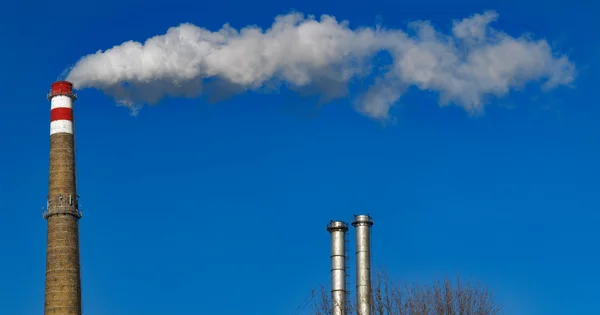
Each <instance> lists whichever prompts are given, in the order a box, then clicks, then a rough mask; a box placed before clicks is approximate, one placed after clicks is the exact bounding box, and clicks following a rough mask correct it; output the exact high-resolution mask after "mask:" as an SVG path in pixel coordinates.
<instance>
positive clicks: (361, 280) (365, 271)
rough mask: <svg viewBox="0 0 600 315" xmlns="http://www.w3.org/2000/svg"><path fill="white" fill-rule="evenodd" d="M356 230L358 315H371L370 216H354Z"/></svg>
mask: <svg viewBox="0 0 600 315" xmlns="http://www.w3.org/2000/svg"><path fill="white" fill-rule="evenodd" d="M352 226H354V227H355V228H356V314H357V315H371V226H373V221H372V220H371V217H370V216H368V215H354V222H352Z"/></svg>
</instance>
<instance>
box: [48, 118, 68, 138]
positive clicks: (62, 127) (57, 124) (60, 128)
mask: <svg viewBox="0 0 600 315" xmlns="http://www.w3.org/2000/svg"><path fill="white" fill-rule="evenodd" d="M61 132H64V133H70V134H73V122H72V121H70V120H55V121H52V122H50V134H51V135H53V134H55V133H61Z"/></svg>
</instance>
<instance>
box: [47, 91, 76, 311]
mask: <svg viewBox="0 0 600 315" xmlns="http://www.w3.org/2000/svg"><path fill="white" fill-rule="evenodd" d="M48 99H49V100H50V106H51V110H50V170H49V181H48V196H47V198H48V207H47V210H46V211H44V213H43V215H44V219H46V220H47V221H48V234H47V247H46V288H45V296H44V314H45V315H80V314H81V279H80V266H79V225H78V224H79V223H78V221H79V219H80V218H81V212H80V211H79V206H78V198H79V196H77V188H76V187H75V186H76V179H75V176H76V170H75V139H74V133H73V129H74V128H73V102H74V101H75V99H76V96H75V94H74V93H73V85H72V84H71V82H66V81H58V82H54V83H52V86H51V90H50V92H49V93H48Z"/></svg>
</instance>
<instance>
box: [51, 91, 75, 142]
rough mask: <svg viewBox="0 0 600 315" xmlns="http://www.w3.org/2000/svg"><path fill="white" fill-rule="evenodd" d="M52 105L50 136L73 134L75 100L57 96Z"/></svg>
mask: <svg viewBox="0 0 600 315" xmlns="http://www.w3.org/2000/svg"><path fill="white" fill-rule="evenodd" d="M50 104H51V105H50V106H51V110H50V134H51V135H53V134H56V133H69V134H73V100H72V99H71V98H70V97H68V96H65V95H56V96H54V97H52V100H51V101H50Z"/></svg>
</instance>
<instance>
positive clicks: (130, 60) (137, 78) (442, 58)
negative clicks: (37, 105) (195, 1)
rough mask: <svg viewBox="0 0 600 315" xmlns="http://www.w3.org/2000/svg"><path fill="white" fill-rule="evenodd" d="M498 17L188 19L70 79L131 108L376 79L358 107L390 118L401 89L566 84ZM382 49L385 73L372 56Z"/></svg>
mask: <svg viewBox="0 0 600 315" xmlns="http://www.w3.org/2000/svg"><path fill="white" fill-rule="evenodd" d="M497 18H498V14H497V13H495V12H493V11H487V12H484V13H482V14H475V15H473V16H471V17H468V18H464V19H462V20H456V21H453V27H452V30H451V32H450V34H443V33H441V32H439V31H437V30H435V29H434V28H433V26H432V25H431V24H430V23H428V22H426V21H417V22H412V23H410V24H409V25H408V30H407V31H403V30H399V29H384V28H381V27H379V26H376V27H361V28H356V29H351V28H350V27H349V24H348V22H347V21H343V22H338V21H337V20H336V19H335V18H334V17H332V16H328V15H323V16H322V17H321V18H320V20H317V19H315V18H314V17H311V16H309V17H304V16H303V15H302V14H300V13H292V14H287V15H281V16H277V17H276V18H275V21H274V22H273V24H272V25H271V27H270V28H269V29H266V30H262V29H260V28H258V27H255V26H248V27H245V28H243V29H240V30H236V29H234V28H232V27H230V26H229V25H228V24H225V25H224V26H223V27H222V28H221V29H220V30H218V31H214V32H213V31H210V30H207V29H204V28H201V27H198V26H195V25H192V24H181V25H179V26H177V27H172V28H170V29H169V30H168V31H167V33H166V34H164V35H159V36H155V37H152V38H150V39H148V40H146V42H145V43H143V44H142V43H139V42H134V41H128V42H125V43H123V44H121V45H118V46H115V47H113V48H111V49H108V50H106V51H104V52H102V51H98V52H96V53H95V54H90V55H87V56H85V57H83V58H81V59H80V60H79V61H78V62H77V63H76V64H75V65H74V67H73V68H72V69H71V70H70V72H69V74H68V76H67V80H69V81H71V82H73V83H74V85H75V87H76V88H77V89H82V88H86V87H91V88H97V89H100V90H103V91H104V92H105V93H107V94H109V95H111V96H112V97H114V98H115V99H116V100H117V101H118V102H119V103H121V104H124V105H126V106H129V107H130V108H131V109H132V110H134V111H137V110H138V109H139V108H140V106H141V105H142V104H144V103H147V104H156V103H157V102H158V101H159V100H161V99H162V98H163V97H165V96H179V97H198V96H200V95H202V94H203V93H207V92H209V93H210V92H211V91H213V92H214V91H215V90H218V93H219V94H221V95H222V96H223V95H229V94H234V93H241V92H244V91H248V90H261V89H264V88H268V87H278V86H280V85H284V86H286V87H288V88H290V89H292V90H303V89H310V90H311V91H316V92H318V93H320V94H321V95H322V96H323V97H325V98H326V99H335V98H339V97H345V96H347V95H348V85H349V84H351V83H352V82H354V81H355V80H357V79H364V78H370V77H371V76H375V77H374V78H372V80H373V83H372V84H371V85H370V86H367V87H365V88H364V90H363V91H361V92H360V95H358V96H357V97H356V100H355V106H356V109H357V110H358V111H359V112H361V113H363V114H365V115H367V116H369V117H372V118H375V119H386V118H388V115H389V109H390V107H391V106H393V104H394V103H396V102H397V101H398V100H399V99H400V98H401V96H402V95H403V93H404V92H405V91H406V89H407V88H408V87H410V86H416V87H417V88H418V89H420V90H424V91H431V92H436V93H438V94H439V97H440V104H448V103H454V104H457V105H459V106H462V107H463V108H465V110H467V111H469V112H480V111H481V110H482V109H483V105H484V103H485V100H486V99H487V98H488V97H490V96H495V97H501V96H503V95H505V94H507V93H508V92H509V91H510V90H511V89H514V88H519V87H523V86H524V85H525V84H527V83H530V82H540V81H541V82H543V85H542V87H543V88H544V89H551V88H554V87H556V86H559V85H569V84H570V83H571V82H572V81H573V80H574V77H575V72H576V71H575V66H574V64H573V63H572V62H571V61H569V59H568V58H567V57H566V56H564V55H557V54H555V53H553V51H552V49H551V47H550V46H549V44H548V43H547V42H546V41H545V40H534V39H532V38H530V37H528V36H520V37H512V36H510V35H508V34H505V33H503V32H500V31H497V30H495V29H493V28H492V27H490V26H489V24H490V23H491V22H493V21H495V20H496V19H497ZM380 52H387V53H388V54H389V55H390V56H391V59H392V62H391V64H390V65H387V67H386V68H385V71H383V72H382V73H376V74H374V73H375V72H376V71H375V70H377V69H378V68H377V63H376V62H374V57H375V56H376V55H377V54H378V53H380Z"/></svg>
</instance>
